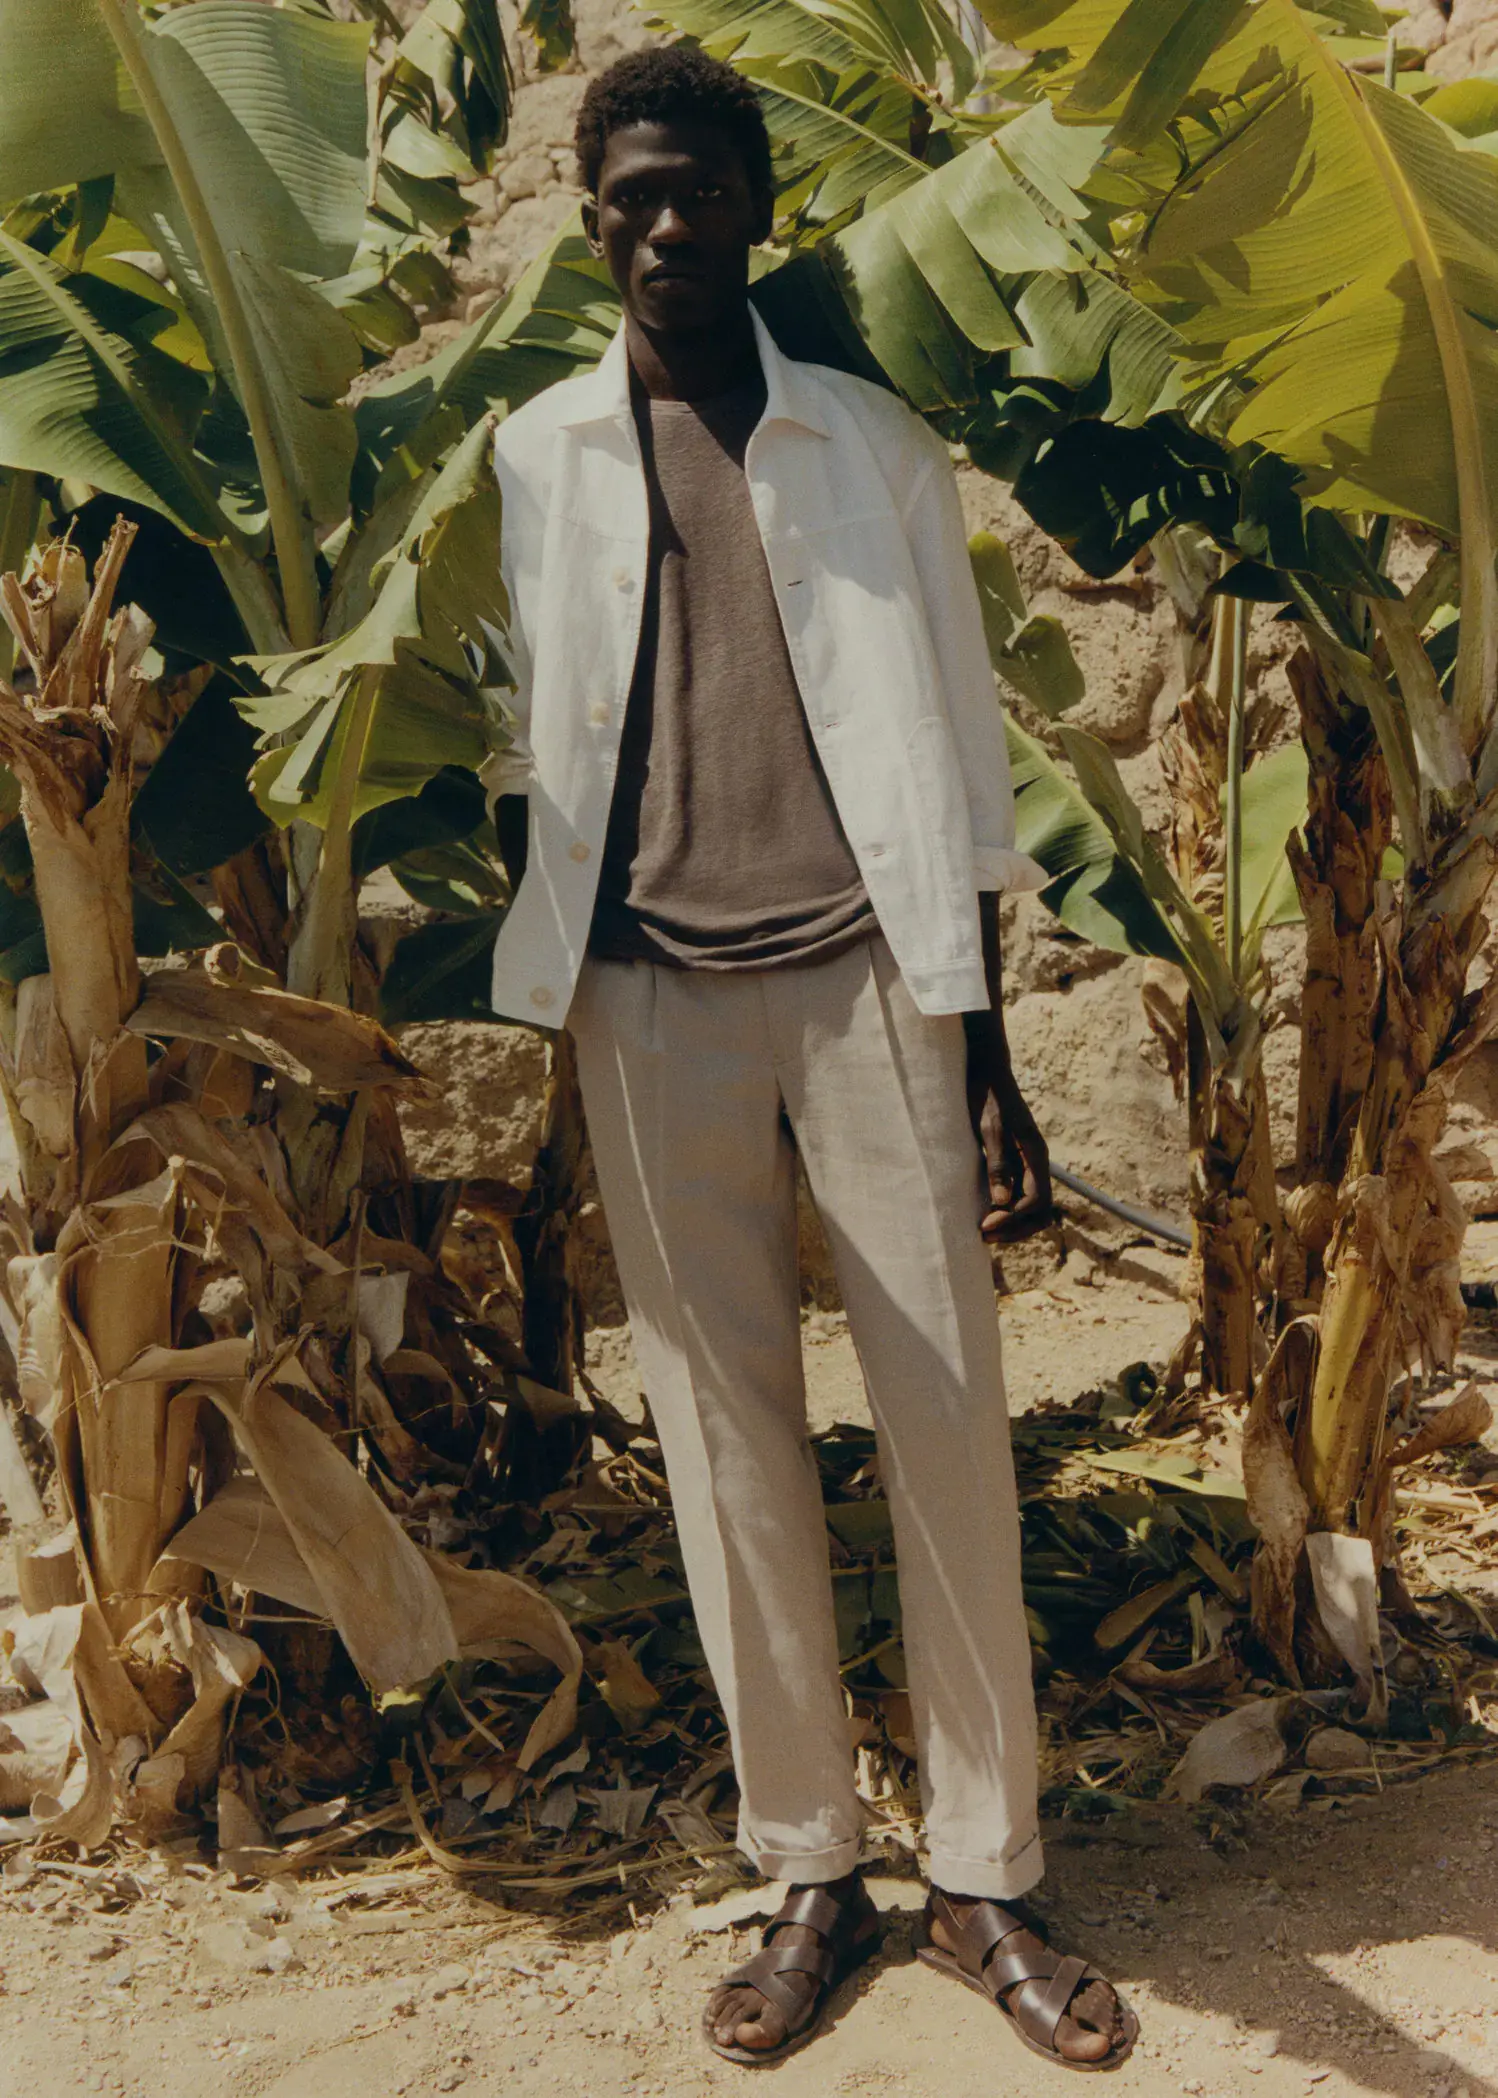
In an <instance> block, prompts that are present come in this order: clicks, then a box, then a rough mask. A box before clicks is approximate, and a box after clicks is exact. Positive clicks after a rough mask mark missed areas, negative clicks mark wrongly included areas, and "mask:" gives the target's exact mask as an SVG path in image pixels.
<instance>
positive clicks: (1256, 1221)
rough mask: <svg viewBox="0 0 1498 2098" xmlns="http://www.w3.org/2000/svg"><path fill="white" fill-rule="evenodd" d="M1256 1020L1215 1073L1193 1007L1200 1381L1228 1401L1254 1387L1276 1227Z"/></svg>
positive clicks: (1190, 1039)
mask: <svg viewBox="0 0 1498 2098" xmlns="http://www.w3.org/2000/svg"><path fill="white" fill-rule="evenodd" d="M1261 1043H1262V1035H1261V1032H1260V1028H1259V1023H1258V1020H1257V1017H1256V1016H1254V1015H1252V1014H1250V1015H1249V1016H1248V1017H1247V1018H1245V1020H1244V1023H1243V1027H1242V1029H1241V1030H1240V1034H1239V1037H1238V1039H1237V1040H1236V1041H1235V1042H1234V1043H1232V1044H1230V1045H1229V1050H1228V1055H1227V1057H1226V1059H1225V1060H1224V1061H1223V1062H1221V1063H1220V1064H1219V1065H1218V1066H1217V1067H1216V1068H1215V1069H1214V1068H1213V1067H1212V1065H1211V1062H1210V1060H1209V1058H1208V1055H1207V1048H1206V1043H1205V1040H1204V1039H1203V1032H1202V1027H1201V1023H1200V1021H1199V1020H1198V1018H1197V1016H1196V1012H1195V1008H1194V1007H1192V1008H1190V1010H1189V1012H1188V1018H1187V1079H1188V1087H1189V1119H1190V1129H1191V1152H1192V1160H1191V1186H1190V1201H1191V1235H1192V1247H1193V1254H1194V1258H1195V1261H1196V1264H1197V1267H1198V1270H1199V1278H1200V1279H1199V1296H1198V1301H1199V1303H1200V1305H1201V1328H1202V1378H1203V1382H1204V1383H1205V1385H1206V1387H1207V1389H1208V1390H1209V1391H1212V1392H1215V1393H1217V1394H1219V1395H1220V1396H1221V1397H1223V1398H1233V1399H1246V1398H1247V1397H1248V1396H1249V1394H1250V1393H1251V1391H1252V1390H1253V1378H1254V1356H1255V1350H1256V1336H1257V1331H1258V1295H1259V1292H1258V1271H1259V1265H1260V1260H1261V1256H1262V1253H1263V1251H1264V1248H1265V1246H1266V1244H1267V1243H1268V1242H1269V1241H1270V1240H1271V1239H1272V1237H1273V1235H1274V1233H1275V1232H1276V1231H1277V1229H1278V1224H1279V1212H1278V1204H1277V1201H1276V1196H1275V1185H1274V1168H1273V1160H1272V1157H1271V1154H1270V1149H1269V1101H1268V1095H1267V1093H1266V1090H1265V1085H1264V1067H1263V1061H1262V1055H1261Z"/></svg>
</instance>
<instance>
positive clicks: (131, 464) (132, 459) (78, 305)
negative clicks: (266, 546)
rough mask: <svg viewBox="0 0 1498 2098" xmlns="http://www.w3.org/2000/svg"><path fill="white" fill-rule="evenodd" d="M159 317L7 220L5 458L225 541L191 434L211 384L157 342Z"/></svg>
mask: <svg viewBox="0 0 1498 2098" xmlns="http://www.w3.org/2000/svg"><path fill="white" fill-rule="evenodd" d="M159 318H160V309H159V308H158V307H157V306H155V305H154V304H152V303H151V302H150V301H149V300H147V299H144V298H140V297H137V296H136V294H135V293H133V292H132V291H129V290H126V289H124V288H122V287H121V286H118V285H114V284H109V283H106V282H105V281H104V280H103V279H102V278H99V277H97V276H92V275H88V274H85V273H83V272H80V271H68V270H64V269H61V268H59V267H58V266H57V265H56V264H55V263H54V262H53V261H52V260H51V258H50V257H48V256H44V255H41V254H39V253H38V252H37V250H36V249H34V248H32V247H29V246H27V245H26V243H25V242H23V241H20V240H17V239H16V238H15V236H14V235H13V234H11V233H9V232H7V231H6V230H5V228H4V227H3V226H0V464H3V465H5V466H7V467H12V468H20V469H23V470H26V471H29V472H32V473H41V474H51V475H55V476H57V477H58V478H59V479H63V478H67V477H69V476H72V477H75V478H77V479H78V480H81V481H86V482H89V483H90V484H91V485H92V486H94V487H96V488H103V489H107V490H108V491H109V493H110V494H112V495H116V496H122V497H124V498H126V499H127V500H130V501H134V502H139V503H143V504H145V505H147V506H148V507H150V508H151V509H153V510H158V511H159V512H160V513H161V514H162V516H164V517H167V518H170V520H171V521H172V523H173V524H174V525H176V526H177V527H178V529H179V530H180V531H183V532H187V533H190V534H192V535H193V536H195V537H200V538H204V539H220V538H222V537H223V536H224V534H225V532H226V530H227V525H226V520H225V518H224V516H223V513H222V511H221V510H220V508H219V505H218V501H217V496H216V490H215V488H214V485H213V481H212V478H211V475H210V470H209V468H208V466H207V464H206V462H205V461H203V460H202V459H200V458H198V457H196V456H195V454H194V452H193V448H192V443H191V436H190V433H191V431H192V429H193V427H194V426H195V424H196V423H197V421H198V418H199V416H200V415H201V413H202V410H203V408H204V406H205V404H206V402H207V388H206V386H205V384H204V382H203V380H202V379H201V378H200V377H199V376H198V375H197V374H196V373H194V372H191V371H189V370H187V369H186V368H185V367H184V366H183V365H181V364H179V363H177V362H176V361H175V360H174V359H172V358H169V357H164V356H162V355H161V353H160V352H159V351H158V350H156V349H155V347H154V346H153V342H152V337H153V335H154V333H155V331H156V328H157V324H158V322H159Z"/></svg>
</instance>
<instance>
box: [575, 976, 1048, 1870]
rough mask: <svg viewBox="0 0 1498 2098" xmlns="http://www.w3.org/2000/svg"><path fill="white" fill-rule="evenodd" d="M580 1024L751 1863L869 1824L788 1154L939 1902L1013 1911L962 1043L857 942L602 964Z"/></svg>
mask: <svg viewBox="0 0 1498 2098" xmlns="http://www.w3.org/2000/svg"><path fill="white" fill-rule="evenodd" d="M568 1025H569V1026H570V1027H571V1029H572V1031H573V1034H574V1037H575V1039H576V1042H577V1050H578V1069H579V1074H580V1078H581V1082H582V1092H583V1100H584V1105H585V1107H586V1109H587V1116H588V1125H589V1128H590V1130H591V1132H592V1139H593V1149H594V1155H595V1159H596V1162H597V1169H598V1180H599V1188H600V1191H601V1193H602V1196H603V1203H604V1208H605V1211H606V1212H607V1215H608V1219H609V1226H610V1232H611V1236H612V1239H613V1244H614V1250H615V1253H616V1255H617V1258H618V1263H619V1273H620V1278H621V1280H622V1282H623V1285H624V1295H625V1301H626V1304H627V1306H628V1310H629V1318H630V1326H631V1330H632V1332H633V1335H634V1342H635V1349H636V1353H637V1355H638V1358H639V1363H640V1370H641V1374H642V1376H643V1379H644V1383H645V1387H646V1390H647V1392H648V1394H649V1398H650V1404H651V1410H652V1412H653V1414H654V1417H655V1422H656V1426H657V1428H658V1430H659V1432H660V1438H661V1446H662V1450H663V1452H664V1455H665V1460H666V1467H667V1470H668V1472H669V1474H670V1481H671V1491H672V1498H673V1501H674V1503H675V1508H676V1517H677V1523H678V1527H679V1532H680V1536H681V1544H682V1551H683V1554H684V1556H685V1560H686V1570H687V1580H688V1583H689V1586H690V1588H691V1593H692V1601H693V1605H694V1608H695V1611H696V1617H697V1624H698V1628H699V1631H700V1633H701V1637H702V1643H703V1646H704V1648H705V1650H706V1653H707V1658H708V1663H709V1666H710V1667H711V1669H712V1673H713V1679H714V1682H715V1683H716V1685H717V1689H718V1694H719V1696H720V1697H721V1699H722V1701H723V1706H724V1710H725V1712H726V1714H727V1717H728V1726H729V1734H730V1738H731V1741H732V1745H733V1756H734V1764H735V1768H736V1770H737V1773H738V1780H739V1791H740V1799H741V1810H740V1823H739V1841H740V1843H741V1844H742V1846H743V1848H744V1849H745V1850H746V1851H747V1852H748V1854H749V1855H750V1856H751V1857H752V1858H753V1859H754V1860H755V1862H756V1863H757V1864H758V1866H759V1868H760V1870H761V1871H762V1872H763V1873H764V1874H765V1875H766V1876H767V1877H768V1878H771V1879H789V1880H796V1881H822V1880H830V1879H837V1878H840V1877H841V1876H842V1874H844V1873H845V1872H848V1871H850V1870H851V1869H852V1867H853V1865H854V1863H855V1862H856V1859H857V1856H858V1849H859V1839H860V1832H861V1829H862V1826H863V1819H864V1817H863V1815H862V1812H861V1810H860V1808H859V1804H858V1798H857V1794H856V1792H855V1789H854V1783H853V1759H852V1754H851V1751H850V1748H849V1740H848V1726H847V1720H846V1718H845V1715H844V1707H843V1699H842V1691H841V1685H840V1679H839V1675H838V1651H837V1637H836V1632H835V1628H834V1622H833V1608H832V1583H831V1577H830V1573H829V1567H828V1554H827V1532H826V1526H825V1523H824V1519H823V1514H822V1504H821V1497H820V1492H819V1488H818V1482H817V1474H816V1468H815V1464H814V1462H813V1459H812V1455H811V1451H810V1449H809V1446H808V1443H807V1434H806V1398H805V1389H804V1385H803V1382H802V1370H801V1347H800V1301H799V1289H798V1282H797V1259H796V1184H795V1152H796V1150H797V1149H799V1151H800V1154H801V1157H802V1160H803V1161H804V1163H805V1166H806V1172H807V1178H808V1180H809V1182H810V1186H811V1191H812V1195H813V1197H814V1199H815V1201H816V1204H817V1208H818V1210H819V1212H820V1214H821V1217H822V1220H823V1223H824V1225H825V1226H826V1230H827V1235H828V1238H829V1240H830V1242H831V1245H832V1251H833V1257H834V1260H835V1262H836V1267H837V1276H838V1282H839V1285H840V1287H841V1289H842V1293H843V1301H844V1303H845V1305H846V1306H847V1312H848V1324H849V1328H850V1331H851V1333H852V1337H853V1342H854V1345H855V1347H856V1348H857V1350H858V1358H859V1362H860V1364H861V1366H862V1369H863V1374H864V1381H865V1383H866V1384H867V1387H868V1393H869V1403H870V1406H871V1408H872V1410H873V1415H874V1421H875V1425H876V1428H877V1430H878V1436H879V1447H880V1462H881V1468H882V1472H883V1477H884V1482H885V1488H886V1491H887V1493H888V1496H889V1502H890V1509H891V1513H892V1516H893V1520H894V1531H895V1546H896V1552H897V1555H898V1560H899V1569H900V1592H901V1603H902V1614H903V1620H904V1636H905V1651H906V1658H907V1663H908V1667H909V1678H910V1694H911V1703H912V1707H913V1710H914V1716H915V1731H916V1740H917V1745H918V1747H919V1751H920V1774H921V1791H922V1798H923V1803H924V1806H925V1812H926V1828H927V1839H928V1843H929V1846H930V1860H931V1875H932V1878H933V1879H934V1880H935V1881H936V1883H937V1884H938V1885H939V1886H944V1887H946V1888H948V1889H949V1890H950V1891H952V1892H954V1893H964V1894H977V1895H988V1896H991V1897H995V1898H999V1899H1003V1898H1010V1899H1012V1898H1014V1897H1016V1896H1018V1895H1020V1894H1023V1893H1024V1892H1025V1891H1026V1889H1027V1888H1029V1887H1031V1886H1033V1885H1034V1884H1035V1882H1036V1880H1038V1879H1039V1877H1040V1874H1041V1852H1040V1840H1039V1835H1038V1829H1037V1806H1036V1758H1035V1706H1034V1699H1033V1696H1032V1692H1031V1687H1030V1654H1029V1643H1028V1639H1027V1636H1026V1628H1025V1620H1024V1612H1023V1608H1022V1604H1021V1597H1020V1569H1019V1523H1018V1507H1017V1502H1016V1496H1015V1485H1014V1466H1013V1459H1012V1455H1011V1451H1010V1445H1009V1425H1008V1418H1007V1415H1006V1412H1005V1406H1004V1386H1003V1370H1002V1365H1001V1362H1000V1355H999V1329H998V1319H997V1315H996V1312H995V1308H994V1293H993V1283H992V1277H991V1275H990V1272H989V1264H988V1258H987V1255H986V1254H985V1252H984V1250H983V1247H982V1243H981V1240H980V1238H979V1235H978V1229H977V1225H978V1211H979V1204H980V1200H981V1194H980V1182H979V1175H978V1159H977V1152H976V1146H975V1144H974V1140H973V1133H972V1128H971V1124H970V1123H969V1120H968V1114H967V1103H966V1087H965V1069H966V1065H965V1056H966V1045H965V1042H964V1037H963V1029H962V1021H961V1019H960V1018H957V1017H955V1016H944V1017H936V1018H932V1017H928V1016H925V1015H923V1014H921V1013H920V1012H919V1011H918V1010H917V1008H916V1005H915V1003H914V1001H913V999H912V998H911V996H910V993H909V992H908V990H907V989H906V988H905V985H904V984H903V982H902V981H901V978H900V974H899V971H898V969H897V968H896V966H895V963H894V961H893V960H892V958H891V956H890V953H889V949H888V947H887V946H886V945H885V943H884V941H883V940H882V939H880V938H875V939H872V940H869V941H866V942H864V943H862V944H861V945H859V946H857V947H855V948H853V949H851V950H850V951H849V952H847V953H845V954H843V955H840V956H838V957H837V958H836V959H834V960H831V961H826V962H814V963H806V964H803V965H800V966H793V967H787V968H781V969H775V970H764V971H755V972H753V973H710V972H707V971H701V970H682V969H669V968H660V967H657V966H656V965H654V964H653V963H649V962H601V961H591V960H590V961H589V962H588V963H587V964H586V965H585V967H584V970H583V975H582V979H581V982H580V983H579V986H578V991H577V995H576V998H575V999H574V1002H573V1007H572V1010H571V1012H570V1014H569V1016H568ZM787 1123H788V1124H789V1130H790V1131H793V1132H794V1146H793V1143H792V1140H791V1136H790V1134H789V1133H788V1131H787V1126H786V1125H787Z"/></svg>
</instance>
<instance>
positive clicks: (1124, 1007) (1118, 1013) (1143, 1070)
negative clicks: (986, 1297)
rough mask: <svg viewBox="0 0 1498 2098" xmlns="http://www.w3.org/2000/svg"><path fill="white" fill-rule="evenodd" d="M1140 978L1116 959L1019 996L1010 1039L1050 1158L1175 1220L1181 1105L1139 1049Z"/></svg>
mask: <svg viewBox="0 0 1498 2098" xmlns="http://www.w3.org/2000/svg"><path fill="white" fill-rule="evenodd" d="M1143 978H1144V963H1143V962H1141V961H1136V960H1124V961H1122V962H1120V964H1119V966H1118V967H1117V968H1116V969H1112V970H1110V971H1109V972H1108V974H1107V975H1105V976H1098V977H1093V978H1090V979H1088V980H1086V981H1084V982H1080V983H1076V984H1073V986H1072V988H1071V989H1070V990H1069V991H1067V992H1065V993H1064V994H1062V993H1036V994H1034V995H1032V996H1030V997H1028V998H1018V999H1016V1000H1015V1001H1014V1003H1013V1004H1012V1005H1011V1006H1010V1008H1009V1014H1008V1027H1009V1041H1010V1046H1011V1048H1012V1050H1013V1053H1014V1067H1015V1070H1016V1072H1017V1074H1018V1076H1019V1081H1020V1085H1021V1086H1022V1088H1023V1089H1024V1092H1025V1095H1026V1097H1027V1099H1028V1100H1029V1102H1030V1106H1031V1108H1032V1109H1033V1110H1034V1113H1035V1117H1036V1120H1037V1121H1038V1122H1039V1124H1040V1126H1041V1129H1042V1130H1043V1131H1044V1132H1045V1134H1046V1136H1047V1138H1048V1140H1049V1142H1050V1145H1051V1149H1052V1152H1053V1154H1054V1156H1055V1158H1056V1161H1057V1163H1058V1164H1060V1165H1064V1166H1069V1167H1070V1168H1071V1170H1072V1171H1073V1172H1074V1173H1078V1174H1080V1175H1081V1177H1082V1178H1083V1179H1084V1180H1090V1181H1092V1182H1093V1183H1094V1185H1096V1186H1098V1187H1101V1188H1102V1189H1103V1191H1104V1193H1106V1194H1110V1195H1117V1196H1118V1197H1119V1198H1120V1199H1121V1200H1123V1201H1125V1202H1133V1203H1138V1204H1140V1205H1141V1206H1143V1207H1145V1208H1149V1209H1154V1210H1158V1211H1159V1212H1160V1213H1161V1214H1162V1215H1164V1216H1167V1217H1170V1218H1172V1219H1176V1220H1179V1218H1180V1217H1181V1216H1182V1215H1183V1214H1184V1212H1185V1203H1186V1172H1187V1137H1186V1112H1185V1109H1184V1107H1182V1105H1181V1104H1180V1103H1179V1102H1178V1101H1177V1100H1176V1098H1175V1095H1174V1094H1173V1092H1172V1091H1171V1087H1170V1081H1169V1080H1168V1079H1167V1078H1166V1077H1165V1076H1164V1074H1163V1073H1162V1072H1160V1071H1157V1070H1155V1069H1154V1068H1152V1066H1151V1065H1150V1064H1149V1063H1147V1062H1146V1060H1145V1058H1144V1056H1143V1054H1142V1053H1141V1034H1142V1029H1143V1012H1142V1008H1141V1005H1140V987H1141V984H1142V982H1143ZM1006 1272H1007V1270H1006Z"/></svg>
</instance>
